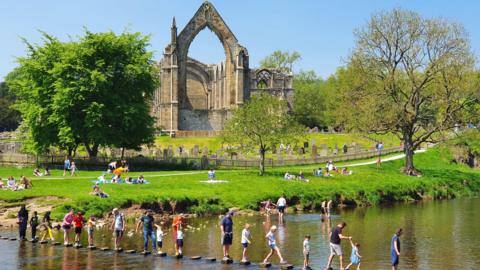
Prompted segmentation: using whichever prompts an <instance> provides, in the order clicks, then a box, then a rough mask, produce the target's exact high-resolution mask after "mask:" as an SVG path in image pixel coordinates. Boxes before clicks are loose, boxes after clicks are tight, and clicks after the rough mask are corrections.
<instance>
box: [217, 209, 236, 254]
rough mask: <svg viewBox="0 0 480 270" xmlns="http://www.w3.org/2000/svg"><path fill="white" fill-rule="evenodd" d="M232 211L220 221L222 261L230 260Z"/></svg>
mask: <svg viewBox="0 0 480 270" xmlns="http://www.w3.org/2000/svg"><path fill="white" fill-rule="evenodd" d="M232 217H233V211H229V212H228V213H227V214H226V215H225V216H224V217H223V218H222V220H221V221H220V231H221V232H222V246H223V260H229V259H230V254H229V252H230V246H231V245H232V242H233V220H232Z"/></svg>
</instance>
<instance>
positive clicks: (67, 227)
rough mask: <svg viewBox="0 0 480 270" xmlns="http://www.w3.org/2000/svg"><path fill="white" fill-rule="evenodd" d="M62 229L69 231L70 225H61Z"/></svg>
mask: <svg viewBox="0 0 480 270" xmlns="http://www.w3.org/2000/svg"><path fill="white" fill-rule="evenodd" d="M62 228H63V229H64V230H70V229H71V228H72V225H67V224H64V225H62Z"/></svg>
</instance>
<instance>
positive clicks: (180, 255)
mask: <svg viewBox="0 0 480 270" xmlns="http://www.w3.org/2000/svg"><path fill="white" fill-rule="evenodd" d="M174 257H175V258H177V259H182V258H183V255H182V254H178V255H175V256H174Z"/></svg>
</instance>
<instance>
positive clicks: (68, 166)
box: [63, 157, 77, 176]
mask: <svg viewBox="0 0 480 270" xmlns="http://www.w3.org/2000/svg"><path fill="white" fill-rule="evenodd" d="M67 172H68V173H69V174H70V176H75V175H77V165H76V164H75V161H73V160H72V159H71V158H70V157H65V160H64V161H63V176H65V175H66V174H67Z"/></svg>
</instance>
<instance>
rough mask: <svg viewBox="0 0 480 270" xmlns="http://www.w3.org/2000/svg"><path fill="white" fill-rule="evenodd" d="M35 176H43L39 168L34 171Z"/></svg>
mask: <svg viewBox="0 0 480 270" xmlns="http://www.w3.org/2000/svg"><path fill="white" fill-rule="evenodd" d="M33 175H34V176H43V174H42V173H41V172H40V169H39V168H35V169H33Z"/></svg>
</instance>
